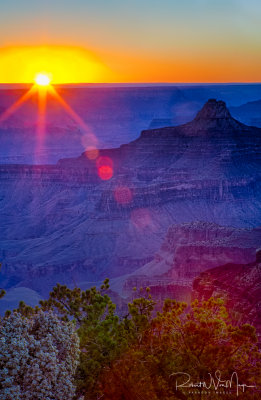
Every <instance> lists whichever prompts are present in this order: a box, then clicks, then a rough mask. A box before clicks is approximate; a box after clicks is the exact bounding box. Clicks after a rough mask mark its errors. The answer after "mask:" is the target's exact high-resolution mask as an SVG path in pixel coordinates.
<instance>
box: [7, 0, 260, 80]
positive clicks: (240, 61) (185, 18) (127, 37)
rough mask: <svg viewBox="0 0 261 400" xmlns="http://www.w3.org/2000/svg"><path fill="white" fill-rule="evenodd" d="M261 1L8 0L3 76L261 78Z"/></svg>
mask: <svg viewBox="0 0 261 400" xmlns="http://www.w3.org/2000/svg"><path fill="white" fill-rule="evenodd" d="M260 21H261V1H260V0H247V1H246V0H127V1H124V0H110V1H108V0H96V1H93V0H92V1H89V0H52V1H51V0H42V1H39V0H8V1H6V0H0V83H5V82H30V81H33V79H34V75H35V74H36V73H38V72H45V71H46V72H48V73H50V74H52V75H53V81H54V83H59V82H65V83H69V82H260V81H261V76H260V75H261V23H260Z"/></svg>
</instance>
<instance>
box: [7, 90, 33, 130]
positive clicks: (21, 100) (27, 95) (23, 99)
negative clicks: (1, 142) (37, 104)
mask: <svg viewBox="0 0 261 400" xmlns="http://www.w3.org/2000/svg"><path fill="white" fill-rule="evenodd" d="M35 92H36V86H35V85H33V86H32V87H31V88H30V89H29V90H28V91H27V92H26V93H25V94H24V95H23V96H22V97H20V98H19V99H18V100H17V101H16V102H15V103H14V104H12V105H11V106H10V107H9V108H8V109H7V110H5V111H4V112H3V113H2V114H1V115H0V124H1V123H3V122H4V121H6V120H7V119H8V118H9V117H10V116H11V115H12V114H14V113H15V112H16V111H17V110H18V109H19V108H20V107H21V106H22V105H23V104H24V103H25V102H26V101H27V100H28V99H29V98H30V97H31V96H32V95H33V94H34V93H35Z"/></svg>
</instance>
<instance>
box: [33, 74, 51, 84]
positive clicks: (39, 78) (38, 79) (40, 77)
mask: <svg viewBox="0 0 261 400" xmlns="http://www.w3.org/2000/svg"><path fill="white" fill-rule="evenodd" d="M34 81H35V83H36V84H37V85H38V86H49V85H50V83H51V78H50V76H48V75H47V74H44V73H40V74H37V75H36V76H35V78H34Z"/></svg>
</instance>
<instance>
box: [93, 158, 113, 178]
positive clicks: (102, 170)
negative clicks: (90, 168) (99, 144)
mask: <svg viewBox="0 0 261 400" xmlns="http://www.w3.org/2000/svg"><path fill="white" fill-rule="evenodd" d="M96 166H97V172H98V175H99V177H100V178H101V179H102V180H103V181H107V180H109V179H111V178H112V177H113V161H112V159H111V158H110V157H103V156H102V157H99V158H98V159H97V161H96Z"/></svg>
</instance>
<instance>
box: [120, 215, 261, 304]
mask: <svg viewBox="0 0 261 400" xmlns="http://www.w3.org/2000/svg"><path fill="white" fill-rule="evenodd" d="M260 241H261V229H238V228H231V227H224V226H219V225H216V224H213V223H206V222H201V221H198V222H192V223H186V224H181V225H173V226H171V227H170V228H169V230H168V233H167V235H166V237H165V239H164V241H163V243H162V245H161V248H160V250H159V251H158V252H157V253H156V255H155V256H154V258H153V260H152V261H150V262H149V263H147V264H146V265H144V266H143V267H141V268H139V269H137V270H136V271H135V272H133V273H132V274H131V275H129V276H128V277H126V278H125V281H124V284H123V295H125V296H127V295H129V294H130V293H131V290H132V288H133V287H139V286H142V287H146V286H150V287H156V286H157V287H158V288H160V287H162V293H163V294H164V293H165V292H167V291H169V292H170V291H171V290H172V295H173V296H174V297H176V298H177V299H179V300H184V301H187V300H188V299H187V297H186V290H187V289H188V288H189V290H191V288H192V283H193V280H194V279H195V278H196V277H197V276H198V275H199V274H200V273H201V272H202V271H206V270H209V269H210V268H213V267H217V266H219V265H223V264H226V263H234V264H236V263H238V264H239V263H249V262H253V261H254V260H255V257H256V249H257V248H258V246H259V244H260ZM173 285H177V286H178V287H179V290H176V289H174V287H173ZM167 288H171V289H167ZM180 289H183V290H184V293H185V294H184V296H185V297H183V298H182V291H181V290H180ZM159 291H160V290H159V289H158V292H159Z"/></svg>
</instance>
